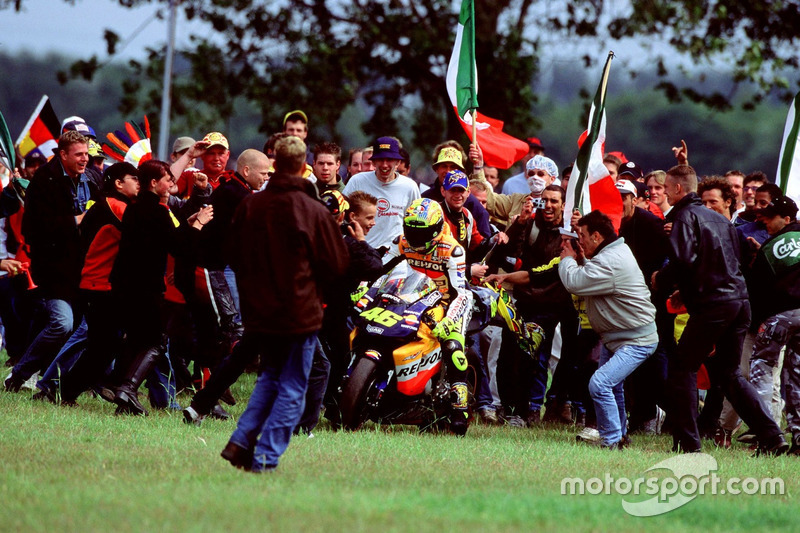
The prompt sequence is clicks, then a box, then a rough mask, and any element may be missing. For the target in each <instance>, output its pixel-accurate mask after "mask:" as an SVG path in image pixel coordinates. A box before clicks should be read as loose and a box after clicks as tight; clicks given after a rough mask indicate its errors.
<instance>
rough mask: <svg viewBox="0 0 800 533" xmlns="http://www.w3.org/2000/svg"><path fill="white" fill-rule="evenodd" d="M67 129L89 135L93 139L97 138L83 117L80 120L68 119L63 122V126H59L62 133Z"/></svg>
mask: <svg viewBox="0 0 800 533" xmlns="http://www.w3.org/2000/svg"><path fill="white" fill-rule="evenodd" d="M68 131H77V132H78V133H80V134H81V135H83V136H84V137H91V138H93V139H96V138H97V135H95V133H94V130H93V129H92V128H91V126H89V125H88V124H87V123H86V122H84V121H83V119H80V120H70V121H69V122H65V123H64V126H62V127H61V133H62V134H64V133H66V132H68Z"/></svg>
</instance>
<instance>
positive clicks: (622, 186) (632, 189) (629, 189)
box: [617, 180, 638, 196]
mask: <svg viewBox="0 0 800 533" xmlns="http://www.w3.org/2000/svg"><path fill="white" fill-rule="evenodd" d="M617 190H619V193H620V194H632V195H634V196H637V195H638V191H637V190H636V186H635V185H634V184H633V183H632V182H630V181H628V180H622V181H618V182H617Z"/></svg>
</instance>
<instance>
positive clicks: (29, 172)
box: [23, 150, 47, 180]
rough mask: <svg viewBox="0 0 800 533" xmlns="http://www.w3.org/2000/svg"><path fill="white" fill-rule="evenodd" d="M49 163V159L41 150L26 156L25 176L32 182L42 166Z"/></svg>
mask: <svg viewBox="0 0 800 533" xmlns="http://www.w3.org/2000/svg"><path fill="white" fill-rule="evenodd" d="M45 163H47V158H46V157H45V156H43V155H42V153H41V152H40V151H39V150H34V151H32V152H31V153H29V154H28V155H26V156H25V167H24V168H23V176H24V177H25V178H26V179H28V180H30V179H31V178H33V175H34V174H35V173H36V171H37V170H38V169H39V167H40V166H42V165H44V164H45Z"/></svg>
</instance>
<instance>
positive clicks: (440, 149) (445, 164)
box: [422, 140, 493, 239]
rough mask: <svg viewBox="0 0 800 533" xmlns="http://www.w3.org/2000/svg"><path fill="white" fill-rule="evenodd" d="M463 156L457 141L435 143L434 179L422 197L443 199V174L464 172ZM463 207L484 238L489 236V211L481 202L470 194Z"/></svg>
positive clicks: (438, 200)
mask: <svg viewBox="0 0 800 533" xmlns="http://www.w3.org/2000/svg"><path fill="white" fill-rule="evenodd" d="M464 156H465V154H464V149H463V148H462V147H461V145H460V144H459V143H458V142H457V141H453V140H450V141H445V142H443V143H440V144H438V145H436V147H435V148H434V149H433V160H434V163H433V165H431V166H432V168H433V170H434V172H436V181H434V182H433V184H432V185H431V187H430V188H429V189H428V190H426V191H425V192H423V193H422V197H423V198H430V199H431V200H435V201H437V202H439V203H441V202H442V201H443V200H444V197H443V196H442V183H443V181H444V177H445V175H446V174H447V173H448V172H451V171H454V170H460V171H461V172H466V170H465V169H464ZM464 207H466V208H467V209H468V210H469V212H470V213H472V216H473V218H474V219H475V225H476V227H477V228H478V233H480V234H481V235H483V237H484V238H486V239H488V238H489V237H491V236H492V233H493V232H492V228H491V226H490V224H489V212H488V211H486V208H485V207H484V206H483V204H482V203H481V202H480V201H478V199H477V198H474V197H473V196H471V195H470V196H467V199H466V202H465V203H464Z"/></svg>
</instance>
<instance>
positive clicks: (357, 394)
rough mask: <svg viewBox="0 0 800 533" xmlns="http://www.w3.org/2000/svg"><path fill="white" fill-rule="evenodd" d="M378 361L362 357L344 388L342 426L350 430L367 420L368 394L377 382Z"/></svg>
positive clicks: (340, 405) (359, 426)
mask: <svg viewBox="0 0 800 533" xmlns="http://www.w3.org/2000/svg"><path fill="white" fill-rule="evenodd" d="M377 369H378V363H376V362H375V361H373V360H372V359H367V358H363V359H360V360H359V361H358V362H357V363H356V366H355V368H353V372H352V373H351V374H350V377H349V378H348V379H347V382H346V383H345V385H344V389H343V390H342V400H341V403H340V404H339V407H340V409H341V412H342V427H343V428H344V429H346V430H348V431H356V430H358V429H359V428H361V426H362V425H363V424H364V422H366V421H367V419H368V418H369V412H368V409H367V394H368V393H369V390H370V388H371V387H372V386H373V385H374V384H375V374H376V371H377Z"/></svg>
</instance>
